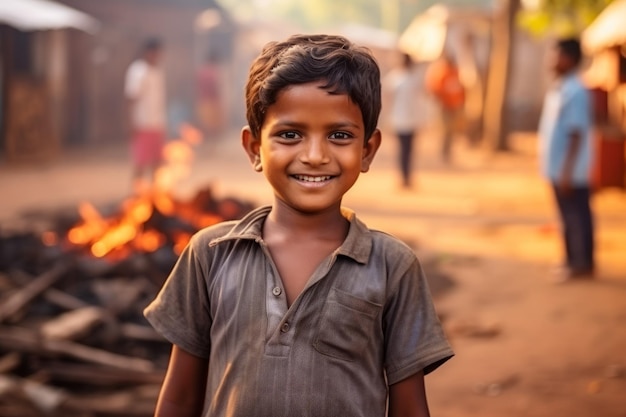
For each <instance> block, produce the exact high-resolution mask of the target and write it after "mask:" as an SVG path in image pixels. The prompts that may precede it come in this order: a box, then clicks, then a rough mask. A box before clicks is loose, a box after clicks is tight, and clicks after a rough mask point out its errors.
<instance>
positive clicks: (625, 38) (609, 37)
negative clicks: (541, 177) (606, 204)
mask: <svg viewBox="0 0 626 417" xmlns="http://www.w3.org/2000/svg"><path fill="white" fill-rule="evenodd" d="M624 22H626V0H617V1H614V2H613V3H611V4H610V5H609V6H608V7H607V8H606V9H605V10H604V11H603V12H602V13H601V14H600V15H599V16H598V17H597V18H596V19H595V21H594V22H593V23H592V24H591V25H590V26H589V27H588V28H587V29H586V30H585V31H584V32H583V36H582V44H583V48H584V50H585V53H586V54H587V55H588V56H589V58H590V65H589V67H588V68H587V70H586V72H585V78H586V81H587V84H588V85H589V87H590V88H591V89H592V91H593V95H594V116H595V131H596V138H595V145H596V163H595V164H594V172H593V175H594V181H595V185H596V187H598V188H601V187H608V186H616V187H620V188H622V189H623V188H625V187H626V178H625V173H626V162H625V160H626V155H625V140H626V25H625V24H624Z"/></svg>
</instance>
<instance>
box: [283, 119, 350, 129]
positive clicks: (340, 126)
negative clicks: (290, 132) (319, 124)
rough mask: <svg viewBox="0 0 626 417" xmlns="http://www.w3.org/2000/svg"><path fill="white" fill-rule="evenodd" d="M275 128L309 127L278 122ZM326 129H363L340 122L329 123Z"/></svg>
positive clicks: (294, 122) (347, 122)
mask: <svg viewBox="0 0 626 417" xmlns="http://www.w3.org/2000/svg"><path fill="white" fill-rule="evenodd" d="M273 124H274V126H280V127H283V126H284V127H290V128H304V127H307V124H306V123H301V122H297V121H295V120H280V119H279V120H276V121H275V122H274V123H273ZM324 127H325V128H326V129H346V128H352V129H358V128H361V126H360V125H358V124H357V123H353V122H350V121H347V120H346V121H339V122H335V123H329V124H327V125H325V126H324Z"/></svg>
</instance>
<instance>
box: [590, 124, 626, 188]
mask: <svg viewBox="0 0 626 417" xmlns="http://www.w3.org/2000/svg"><path fill="white" fill-rule="evenodd" d="M624 140H625V138H624V135H623V134H622V133H618V132H613V133H609V132H607V131H603V130H598V131H596V133H595V135H594V147H595V149H594V161H593V165H592V174H591V175H592V181H593V185H594V188H596V189H600V188H606V187H619V188H625V186H626V184H625V175H626V174H625V170H624V165H625V164H624V160H625V158H626V155H625V154H624Z"/></svg>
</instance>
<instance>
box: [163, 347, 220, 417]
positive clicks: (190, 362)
mask: <svg viewBox="0 0 626 417" xmlns="http://www.w3.org/2000/svg"><path fill="white" fill-rule="evenodd" d="M208 364H209V361H208V359H203V358H199V357H197V356H194V355H192V354H191V353H189V352H186V351H184V350H183V349H181V348H179V347H178V346H176V345H174V346H173V347H172V354H171V356H170V363H169V365H168V367H167V373H166V375H165V380H164V382H163V386H162V388H161V392H160V394H159V399H158V401H157V406H156V411H155V413H154V416H155V417H200V415H201V414H202V408H203V405H204V393H205V389H206V378H207V372H208Z"/></svg>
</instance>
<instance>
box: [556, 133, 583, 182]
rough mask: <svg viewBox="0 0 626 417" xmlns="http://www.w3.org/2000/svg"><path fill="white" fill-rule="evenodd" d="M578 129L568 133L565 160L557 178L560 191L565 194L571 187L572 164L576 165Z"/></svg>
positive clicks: (578, 141)
mask: <svg viewBox="0 0 626 417" xmlns="http://www.w3.org/2000/svg"><path fill="white" fill-rule="evenodd" d="M581 141H582V139H581V133H580V130H572V131H571V132H570V134H569V140H568V146H567V153H566V154H565V162H564V163H563V171H562V172H561V177H560V178H559V182H558V184H557V185H558V187H559V188H560V189H561V192H562V193H564V194H567V193H569V192H570V190H571V189H572V173H573V172H574V166H575V165H576V159H577V157H578V152H579V149H580V143H581Z"/></svg>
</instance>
